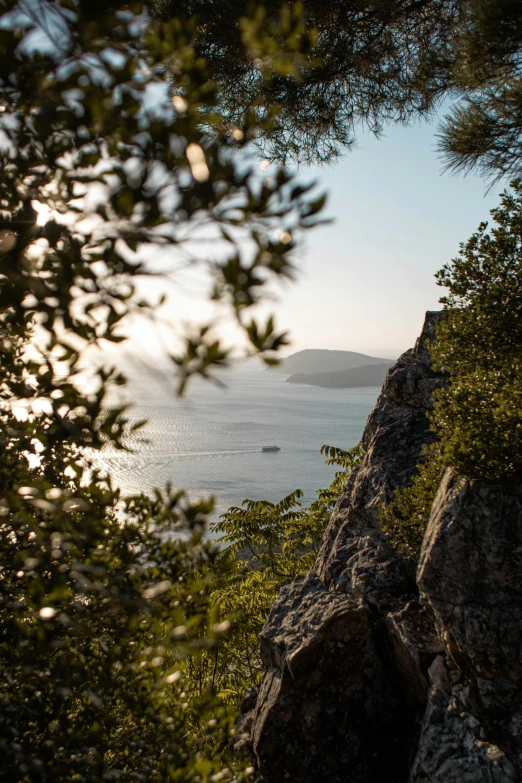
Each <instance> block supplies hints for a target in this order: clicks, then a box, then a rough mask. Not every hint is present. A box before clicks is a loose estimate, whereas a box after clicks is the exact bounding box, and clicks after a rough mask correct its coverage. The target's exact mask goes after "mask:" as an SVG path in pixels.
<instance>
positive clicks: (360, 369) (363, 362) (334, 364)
mask: <svg viewBox="0 0 522 783" xmlns="http://www.w3.org/2000/svg"><path fill="white" fill-rule="evenodd" d="M392 364H393V360H392V359H380V358H378V357H376V356H368V355H367V354H364V353H357V352H356V351H329V350H326V349H321V348H308V349H306V350H304V351H297V353H293V354H291V355H290V356H287V358H286V359H282V360H281V362H280V363H279V364H278V365H277V366H276V367H274V368H273V370H275V371H276V372H280V373H284V374H285V375H289V377H288V378H287V379H286V381H287V383H305V384H308V385H310V386H324V387H329V388H332V389H348V388H357V387H361V386H381V385H382V382H383V380H384V376H385V375H386V371H387V370H388V367H391V365H392Z"/></svg>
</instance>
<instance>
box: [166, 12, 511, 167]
mask: <svg viewBox="0 0 522 783" xmlns="http://www.w3.org/2000/svg"><path fill="white" fill-rule="evenodd" d="M280 5H281V4H280V3H279V1H277V2H275V0H266V2H263V3H262V4H261V5H260V6H258V7H257V13H256V15H255V17H254V18H253V19H250V20H249V19H248V8H249V4H248V3H247V2H246V0H243V2H239V3H234V4H231V3H227V2H226V1H225V0H215V2H212V3H207V2H205V0H182V2H178V0H176V2H173V0H156V3H155V7H156V12H157V13H158V15H159V16H160V17H161V18H169V17H170V15H172V14H173V13H175V14H177V15H180V14H183V15H187V16H192V15H194V14H196V15H197V17H198V35H197V48H198V51H199V52H200V53H205V55H206V56H208V58H209V68H210V72H211V74H212V76H213V78H215V79H216V80H217V82H218V83H219V85H220V100H221V102H222V104H223V106H224V107H225V109H226V112H227V115H228V116H229V117H230V118H232V119H233V120H234V121H238V120H239V119H240V118H241V117H242V116H243V115H244V113H245V112H246V111H251V110H254V111H256V112H257V113H259V114H260V115H261V116H263V115H264V113H265V112H269V113H271V114H272V120H273V121H272V125H271V127H269V128H265V131H264V134H263V144H262V146H263V149H264V152H265V154H267V155H268V156H269V157H274V158H275V159H278V160H283V161H287V160H295V159H297V160H302V161H305V162H313V161H316V160H331V159H332V158H334V157H335V156H336V155H338V154H339V153H340V152H341V151H342V150H343V149H344V148H346V147H350V145H351V144H353V141H354V139H355V135H356V132H357V129H358V128H359V127H360V126H363V127H367V128H369V129H370V130H372V131H373V132H375V133H379V132H380V131H381V130H382V128H383V126H384V125H385V124H386V123H389V122H400V123H408V122H411V121H414V120H415V119H417V118H419V117H426V116H427V115H428V114H429V113H430V112H432V111H433V110H434V109H436V108H437V107H438V106H439V105H440V102H441V101H442V99H444V98H448V97H450V98H457V99H458V101H460V102H459V103H457V106H456V108H454V110H453V111H452V112H451V113H450V114H449V116H448V117H447V118H446V120H445V122H444V123H443V125H442V128H441V138H440V151H441V152H442V153H443V155H444V157H445V160H446V162H447V165H448V167H449V168H451V169H453V170H457V171H460V170H470V169H473V168H478V169H479V171H480V172H481V173H483V174H484V175H486V176H492V175H493V176H502V175H504V174H510V175H514V174H516V173H517V172H518V171H519V170H520V160H521V144H520V137H521V128H522V119H521V110H520V105H521V98H520V94H521V81H520V62H521V46H522V22H521V16H520V4H519V3H518V0H500V1H499V0H416V1H413V2H412V1H411V0H398V1H396V0H372V2H367V0H350V1H349V2H344V3H339V2H336V1H335V0H304V1H303V2H302V3H299V4H297V5H295V6H294V9H296V14H295V17H292V14H291V12H290V11H285V12H284V17H283V19H282V20H281V17H280V16H279V11H280ZM292 19H293V20H294V21H292ZM288 29H292V35H293V40H294V42H296V41H297V40H299V39H302V38H303V37H304V36H305V35H306V34H308V35H309V36H310V46H309V48H308V49H307V50H306V51H305V52H304V55H305V56H304V57H301V58H300V62H299V68H300V79H299V80H295V79H293V78H288V74H287V72H286V71H285V68H286V67H287V63H288V60H287V59H284V58H283V59H282V58H281V56H280V50H279V49H278V56H277V57H273V56H272V55H271V50H270V47H271V46H273V45H274V41H275V40H277V39H278V37H279V36H280V35H281V33H282V32H283V31H285V30H288ZM260 32H261V33H262V35H261V36H260V35H259V33H260ZM251 36H252V37H253V40H251ZM287 55H288V56H290V55H291V51H288V52H287ZM267 75H269V76H270V78H269V79H267ZM275 108H277V112H275V111H274V109H275Z"/></svg>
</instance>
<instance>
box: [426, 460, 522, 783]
mask: <svg viewBox="0 0 522 783" xmlns="http://www.w3.org/2000/svg"><path fill="white" fill-rule="evenodd" d="M521 574H522V487H521V486H520V485H519V484H515V483H514V482H487V481H470V480H469V479H466V478H461V479H456V478H455V476H454V475H453V474H452V472H451V471H448V472H447V473H446V475H445V477H444V480H443V482H442V484H441V486H440V488H439V491H438V493H437V497H436V498H435V502H434V504H433V509H432V513H431V516H430V521H429V525H428V529H427V531H426V536H425V538H424V544H423V549H422V553H421V559H420V563H419V570H418V582H419V587H420V590H421V594H422V597H423V599H424V601H426V602H427V603H428V604H429V605H430V606H431V608H432V610H433V612H434V614H435V617H436V623H437V626H438V630H439V634H440V636H441V639H442V640H443V642H444V645H445V647H446V649H447V651H448V653H449V654H450V655H451V656H452V658H453V660H454V661H455V663H456V664H457V665H458V667H459V669H460V670H461V671H462V672H463V673H464V675H465V676H466V677H467V679H468V680H469V682H470V683H471V684H472V698H473V706H472V710H473V713H474V715H475V716H476V718H477V719H479V720H480V721H481V722H482V723H483V724H484V726H485V729H486V732H487V738H488V739H489V738H491V740H492V741H494V742H495V743H498V745H499V746H500V747H501V748H502V749H503V750H504V751H505V752H506V753H507V754H508V755H509V757H510V758H511V760H512V761H513V763H514V764H515V766H516V767H517V769H518V774H519V775H520V774H522V663H521V657H520V656H521V650H522V581H521ZM436 779H437V780H438V779H439V778H436ZM485 779H486V778H485Z"/></svg>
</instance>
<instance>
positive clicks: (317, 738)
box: [252, 574, 411, 783]
mask: <svg viewBox="0 0 522 783" xmlns="http://www.w3.org/2000/svg"><path fill="white" fill-rule="evenodd" d="M381 643H382V640H381V639H380V638H379V631H378V628H376V627H374V623H373V617H372V614H371V612H370V611H369V609H368V608H367V607H366V606H365V604H364V602H362V601H354V600H353V599H352V598H350V597H349V596H346V595H343V594H341V593H338V592H335V593H333V592H330V591H328V590H327V589H326V588H325V586H324V585H323V583H322V582H321V580H320V579H319V578H318V577H317V576H316V575H315V574H309V575H308V576H306V577H303V578H299V579H296V580H295V581H294V582H293V583H292V584H291V585H289V586H288V587H285V588H283V590H281V593H280V595H279V598H278V600H277V601H276V603H275V605H274V607H273V608H272V611H271V613H270V617H269V619H268V622H267V624H266V626H265V628H264V629H263V632H262V638H261V650H262V655H263V663H264V665H265V666H266V668H267V674H266V675H265V678H264V680H263V683H262V686H261V690H260V693H259V698H258V701H257V707H256V713H255V717H254V728H253V738H252V739H253V747H254V754H255V757H256V760H257V764H258V766H259V769H260V770H261V772H262V775H263V780H265V781H267V783H280V781H285V780H286V781H290V782H292V781H299V782H300V783H322V782H324V783H327V781H328V782H330V781H331V782H332V783H334V781H341V780H347V779H349V780H350V781H354V782H355V781H361V782H362V781H366V780H368V781H369V780H371V781H374V782H375V783H379V781H382V783H384V781H386V783H393V781H397V783H398V781H399V780H401V777H395V776H394V775H393V774H392V775H390V764H391V766H392V768H393V769H394V770H395V771H396V772H397V773H398V774H401V775H402V779H404V777H405V775H406V774H407V752H406V742H405V735H407V734H408V731H409V728H410V723H411V720H410V716H409V714H408V712H407V710H406V709H405V706H404V705H403V704H402V703H401V702H400V701H398V700H397V698H396V695H395V690H396V688H395V684H394V681H393V678H392V677H390V676H389V673H388V672H386V671H385V670H384V669H383V664H382V656H381V653H380V650H379V646H380V644H381ZM394 774H395V773H394ZM347 776H348V777H347Z"/></svg>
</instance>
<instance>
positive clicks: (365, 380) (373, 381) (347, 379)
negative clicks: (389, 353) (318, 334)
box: [286, 361, 393, 389]
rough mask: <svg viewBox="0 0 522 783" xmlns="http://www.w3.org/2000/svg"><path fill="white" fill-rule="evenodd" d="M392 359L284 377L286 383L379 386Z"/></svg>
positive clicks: (333, 386) (331, 386)
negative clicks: (363, 365) (350, 367)
mask: <svg viewBox="0 0 522 783" xmlns="http://www.w3.org/2000/svg"><path fill="white" fill-rule="evenodd" d="M392 364H393V362H392V361H386V362H385V361H381V363H380V364H369V365H367V366H366V367H354V368H353V369H351V370H341V371H340V372H314V373H303V372H301V373H295V374H294V375H291V376H290V377H289V378H287V379H286V382H287V383H306V384H308V385H309V386H323V387H327V388H331V389H349V388H352V389H355V388H360V387H362V386H381V385H382V383H383V381H384V376H385V375H386V372H387V371H388V367H391V365H392Z"/></svg>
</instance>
